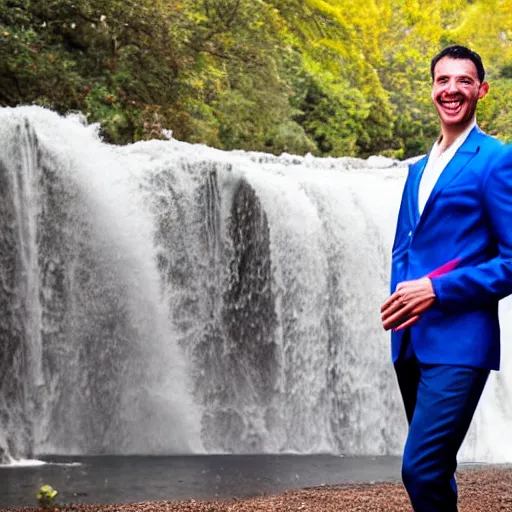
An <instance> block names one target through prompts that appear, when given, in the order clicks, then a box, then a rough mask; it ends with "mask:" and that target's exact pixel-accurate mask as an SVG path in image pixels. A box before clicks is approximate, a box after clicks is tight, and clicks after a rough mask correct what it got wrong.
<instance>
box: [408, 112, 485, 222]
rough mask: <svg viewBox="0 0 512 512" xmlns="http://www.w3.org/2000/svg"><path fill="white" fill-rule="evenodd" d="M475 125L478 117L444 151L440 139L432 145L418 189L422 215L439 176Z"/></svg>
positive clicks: (419, 206)
mask: <svg viewBox="0 0 512 512" xmlns="http://www.w3.org/2000/svg"><path fill="white" fill-rule="evenodd" d="M475 125H476V118H473V121H472V122H471V124H470V125H469V126H468V127H467V128H466V129H465V130H464V131H463V132H462V133H461V134H460V135H459V136H458V137H457V138H456V139H455V140H454V141H453V142H452V144H451V145H450V146H448V147H447V148H446V149H445V150H444V151H443V152H442V153H440V152H439V141H436V142H435V143H434V145H433V146H432V150H431V151H430V155H429V156H428V161H427V165H426V166H425V169H424V170H423V175H422V176H421V181H420V188H419V191H418V208H419V210H420V215H421V214H422V212H423V209H424V208H425V205H426V204H427V201H428V198H429V196H430V194H431V193H432V190H433V188H434V187H435V184H436V183H437V180H438V179H439V176H441V173H442V172H443V170H444V169H445V167H446V166H447V165H448V164H449V163H450V160H451V159H452V158H453V155H455V153H456V152H457V150H458V149H459V148H460V147H461V146H462V144H464V141H465V140H466V139H467V137H468V135H469V132H471V130H472V129H473V128H474V127H475Z"/></svg>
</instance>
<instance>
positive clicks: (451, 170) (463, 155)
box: [414, 127, 482, 229]
mask: <svg viewBox="0 0 512 512" xmlns="http://www.w3.org/2000/svg"><path fill="white" fill-rule="evenodd" d="M481 133H482V132H481V131H480V129H479V128H478V127H475V128H473V130H472V131H471V132H470V134H469V135H468V137H467V139H466V140H465V141H464V144H462V146H461V147H460V148H459V149H458V150H457V152H456V153H455V155H453V158H452V159H451V160H450V162H448V165H447V166H446V167H445V168H444V170H443V172H442V173H441V175H440V176H439V178H438V180H437V182H436V184H435V185H434V188H433V190H432V192H431V193H430V196H429V198H428V200H427V203H426V204H425V208H423V212H422V214H421V216H419V219H418V222H417V224H416V229H418V228H419V226H420V225H421V224H422V222H423V219H424V218H425V217H426V216H427V215H428V213H429V211H430V210H431V209H432V205H433V204H434V203H435V201H436V199H437V197H438V196H439V194H440V193H441V191H442V190H443V189H444V188H445V187H446V186H447V185H448V184H449V183H450V182H451V181H452V180H453V179H454V178H455V177H456V176H457V175H458V174H459V173H460V172H462V170H463V169H464V168H465V167H466V165H467V164H468V163H469V162H470V161H471V159H472V158H473V157H474V156H475V155H476V154H477V153H478V151H479V150H480V138H481ZM424 167H425V166H423V169H424ZM420 180H421V173H420V174H419V176H418V179H417V183H416V184H415V185H416V186H415V188H414V190H415V195H416V197H415V201H416V211H417V212H418V214H419V210H418V190H419V184H420Z"/></svg>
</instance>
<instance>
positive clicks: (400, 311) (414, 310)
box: [381, 297, 428, 330]
mask: <svg viewBox="0 0 512 512" xmlns="http://www.w3.org/2000/svg"><path fill="white" fill-rule="evenodd" d="M423 302H424V299H422V298H421V297H420V298H415V299H413V300H411V301H410V302H408V303H407V304H406V305H404V306H402V307H399V308H389V309H388V310H387V311H386V312H385V313H384V314H383V315H382V317H381V318H382V325H383V326H384V329H386V330H388V329H390V328H392V327H394V326H395V325H397V323H398V325H399V324H400V323H402V321H403V320H404V318H409V317H410V316H414V315H416V314H419V313H422V312H423V311H425V310H426V309H427V307H428V305H424V304H423Z"/></svg>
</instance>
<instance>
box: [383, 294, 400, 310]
mask: <svg viewBox="0 0 512 512" xmlns="http://www.w3.org/2000/svg"><path fill="white" fill-rule="evenodd" d="M398 297H399V295H398V294H397V293H396V292H395V293H393V294H392V295H390V296H389V297H388V298H387V299H386V300H385V301H384V302H383V304H382V306H381V307H380V311H381V313H382V312H383V311H384V310H386V309H387V308H389V307H390V306H391V305H392V304H393V303H394V302H395V301H396V300H397V299H398Z"/></svg>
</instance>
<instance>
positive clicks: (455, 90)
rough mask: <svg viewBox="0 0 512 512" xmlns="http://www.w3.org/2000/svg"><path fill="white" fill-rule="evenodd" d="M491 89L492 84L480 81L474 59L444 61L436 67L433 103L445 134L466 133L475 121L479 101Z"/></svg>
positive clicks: (444, 59) (446, 59)
mask: <svg viewBox="0 0 512 512" xmlns="http://www.w3.org/2000/svg"><path fill="white" fill-rule="evenodd" d="M488 90H489V84H488V83H487V82H480V80H479V79H478V73H477V69H476V66H475V64H474V63H473V62H472V61H471V60H469V59H452V58H450V57H444V58H442V59H441V60H440V61H439V62H438V63H437V64H436V66H435V68H434V81H433V84H432V101H433V102H434V105H435V107H436V110H437V113H438V114H439V119H440V120H441V127H442V130H443V132H444V131H445V130H449V131H460V132H462V131H463V130H464V129H465V128H466V127H467V126H468V125H469V123H470V122H471V121H472V120H473V117H474V115H475V110H476V104H477V103H478V100H479V99H481V98H483V97H484V96H485V95H486V94H487V91H488Z"/></svg>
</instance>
